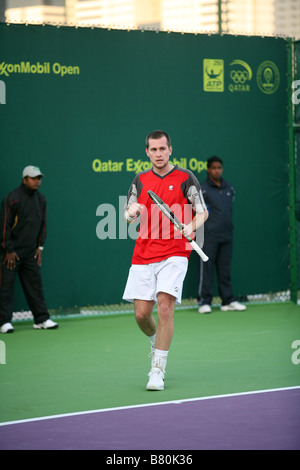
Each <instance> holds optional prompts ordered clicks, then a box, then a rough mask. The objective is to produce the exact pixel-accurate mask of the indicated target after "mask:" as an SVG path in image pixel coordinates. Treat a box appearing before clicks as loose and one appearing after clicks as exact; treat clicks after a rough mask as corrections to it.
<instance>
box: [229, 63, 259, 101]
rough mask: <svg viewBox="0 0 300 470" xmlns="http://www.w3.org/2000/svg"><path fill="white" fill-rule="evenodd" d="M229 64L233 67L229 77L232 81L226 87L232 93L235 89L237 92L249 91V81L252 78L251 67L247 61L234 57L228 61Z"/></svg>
mask: <svg viewBox="0 0 300 470" xmlns="http://www.w3.org/2000/svg"><path fill="white" fill-rule="evenodd" d="M230 66H231V67H233V68H232V70H231V71H230V79H231V80H232V82H231V83H230V84H229V86H228V89H229V91H231V92H232V93H234V92H235V91H239V92H249V91H250V83H249V82H250V81H251V79H252V75H253V74H252V69H251V67H250V65H248V64H247V62H244V61H243V60H239V59H235V60H233V61H232V62H231V63H230Z"/></svg>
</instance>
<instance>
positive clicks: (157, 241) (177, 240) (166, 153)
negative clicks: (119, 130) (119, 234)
mask: <svg viewBox="0 0 300 470" xmlns="http://www.w3.org/2000/svg"><path fill="white" fill-rule="evenodd" d="M146 154H147V156H148V157H149V159H150V161H151V163H152V168H151V169H150V170H146V171H143V172H141V173H139V174H137V175H136V177H135V178H134V180H133V182H132V184H131V186H130V189H129V193H128V199H127V205H126V210H125V218H126V220H127V222H128V223H133V222H136V221H137V220H138V221H139V223H140V226H139V235H138V238H137V240H136V243H135V247H134V252H133V256H132V264H131V267H130V270H129V276H128V279H127V284H126V287H125V291H124V295H123V299H124V300H126V301H128V302H133V303H134V309H135V318H136V322H137V324H138V326H139V328H140V329H141V331H142V332H143V333H144V334H145V335H146V336H148V338H149V339H150V342H151V352H152V354H151V356H152V359H151V370H150V373H149V374H148V375H149V381H148V383H147V387H146V388H147V390H164V376H165V369H166V364H167V356H168V352H169V348H170V345H171V341H172V338H173V333H174V308H175V304H180V303H181V295H182V287H183V281H184V278H185V275H186V272H187V267H188V259H189V256H190V253H191V246H190V244H189V243H188V242H187V240H186V239H185V238H184V237H183V235H185V236H186V235H189V236H191V237H192V236H193V233H194V232H195V231H196V230H197V229H198V228H199V227H201V226H202V225H203V224H204V222H205V220H206V219H207V217H208V212H207V210H206V206H205V203H204V199H203V196H202V192H201V188H200V184H199V182H198V180H197V178H196V177H195V176H194V175H193V173H192V172H191V171H189V170H185V169H182V168H180V167H178V166H177V165H175V166H174V165H172V164H171V163H170V156H171V154H172V146H171V140H170V137H169V135H168V134H167V133H166V132H164V131H161V130H157V131H153V132H151V133H150V134H149V135H148V136H147V138H146ZM148 190H152V191H154V192H155V193H156V194H157V195H158V196H159V197H160V198H161V199H162V200H163V201H164V202H165V203H166V204H167V205H168V206H169V207H170V208H171V209H172V210H173V212H174V214H175V215H176V216H177V217H178V218H179V220H181V222H182V223H183V227H184V229H183V231H182V233H180V232H179V231H175V228H174V226H173V225H172V224H171V223H170V221H169V220H168V219H167V218H166V217H165V216H164V215H163V214H162V213H161V212H160V210H159V209H158V207H157V206H156V205H155V204H154V203H153V202H152V201H151V199H150V198H149V196H148V194H147V191H148ZM155 304H157V317H158V322H157V324H156V321H155V319H154V317H153V307H154V305H155Z"/></svg>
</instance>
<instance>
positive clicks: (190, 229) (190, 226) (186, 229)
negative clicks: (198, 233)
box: [181, 222, 194, 237]
mask: <svg viewBox="0 0 300 470" xmlns="http://www.w3.org/2000/svg"><path fill="white" fill-rule="evenodd" d="M182 225H183V229H182V230H181V233H182V235H183V236H184V237H190V236H191V234H192V233H193V232H194V229H193V224H192V222H191V223H189V224H187V225H185V224H182Z"/></svg>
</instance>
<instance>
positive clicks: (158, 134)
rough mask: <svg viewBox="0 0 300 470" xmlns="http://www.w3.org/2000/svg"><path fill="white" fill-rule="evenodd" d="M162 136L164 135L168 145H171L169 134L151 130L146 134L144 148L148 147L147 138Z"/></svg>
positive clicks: (159, 137)
mask: <svg viewBox="0 0 300 470" xmlns="http://www.w3.org/2000/svg"><path fill="white" fill-rule="evenodd" d="M162 137H165V138H166V139H167V143H168V147H171V145H172V144H171V138H170V136H169V134H167V133H166V132H165V131H160V130H157V131H152V132H150V134H148V135H147V137H146V148H148V147H149V140H150V139H161V138H162Z"/></svg>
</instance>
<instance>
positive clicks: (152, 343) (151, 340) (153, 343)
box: [148, 333, 156, 348]
mask: <svg viewBox="0 0 300 470" xmlns="http://www.w3.org/2000/svg"><path fill="white" fill-rule="evenodd" d="M148 338H149V339H150V343H151V345H152V346H153V348H155V341H156V333H155V334H154V335H153V336H148Z"/></svg>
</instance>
